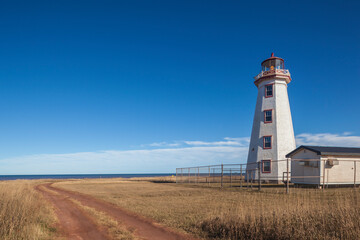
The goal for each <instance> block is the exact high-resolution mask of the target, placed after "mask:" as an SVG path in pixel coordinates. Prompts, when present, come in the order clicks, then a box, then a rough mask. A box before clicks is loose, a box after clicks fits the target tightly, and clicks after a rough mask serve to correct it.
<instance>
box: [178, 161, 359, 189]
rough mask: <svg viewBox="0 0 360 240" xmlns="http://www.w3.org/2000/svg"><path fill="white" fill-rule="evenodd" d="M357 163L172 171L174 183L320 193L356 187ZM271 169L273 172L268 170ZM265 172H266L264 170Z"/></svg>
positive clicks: (277, 163)
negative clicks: (305, 188) (305, 187)
mask: <svg viewBox="0 0 360 240" xmlns="http://www.w3.org/2000/svg"><path fill="white" fill-rule="evenodd" d="M358 162H360V160H351V159H348V160H338V159H293V160H290V159H284V160H276V161H271V163H270V165H267V166H265V161H260V162H257V163H250V164H219V165H208V166H198V167H186V168H177V169H176V183H177V184H202V185H206V186H209V187H221V188H222V187H239V188H250V189H254V188H256V189H258V190H261V188H262V187H263V186H275V185H276V186H277V187H279V186H283V187H284V189H285V192H286V193H289V188H290V187H293V186H294V185H296V186H298V185H310V186H311V185H313V186H317V187H319V188H322V189H323V190H324V189H325V188H328V187H329V185H334V186H338V185H353V187H356V186H357V185H359V184H360V167H357V165H359V164H360V163H358ZM272 168H275V169H276V170H277V172H276V174H275V172H274V171H273V172H272V171H271V170H272ZM267 170H269V171H267Z"/></svg>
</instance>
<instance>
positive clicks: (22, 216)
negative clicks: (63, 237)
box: [0, 180, 55, 240]
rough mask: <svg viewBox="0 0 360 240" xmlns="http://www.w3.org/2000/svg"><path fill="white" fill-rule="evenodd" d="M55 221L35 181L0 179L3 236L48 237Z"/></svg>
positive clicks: (6, 238) (9, 238)
mask: <svg viewBox="0 0 360 240" xmlns="http://www.w3.org/2000/svg"><path fill="white" fill-rule="evenodd" d="M54 221H55V220H54V217H53V213H52V210H51V209H50V207H49V206H48V203H47V202H45V200H44V199H43V198H42V197H41V195H40V194H39V193H38V192H36V191H35V190H34V188H33V183H31V182H30V181H21V180H16V181H1V182H0V239H2V240H12V239H14V240H21V239H26V240H32V239H34V240H35V239H49V238H50V237H51V234H52V231H54V229H53V228H51V224H52V223H53V222H54Z"/></svg>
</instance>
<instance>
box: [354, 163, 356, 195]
mask: <svg viewBox="0 0 360 240" xmlns="http://www.w3.org/2000/svg"><path fill="white" fill-rule="evenodd" d="M354 188H356V161H354Z"/></svg>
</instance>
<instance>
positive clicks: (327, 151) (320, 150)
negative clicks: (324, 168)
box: [286, 145, 360, 158]
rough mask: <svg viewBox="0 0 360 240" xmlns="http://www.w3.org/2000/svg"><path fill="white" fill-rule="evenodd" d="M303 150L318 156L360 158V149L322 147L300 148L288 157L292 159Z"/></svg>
mask: <svg viewBox="0 0 360 240" xmlns="http://www.w3.org/2000/svg"><path fill="white" fill-rule="evenodd" d="M301 149H307V150H309V151H313V152H315V153H316V154H317V155H352V156H354V155H355V156H360V148H353V147H322V146H303V145H302V146H300V147H298V148H296V149H295V150H294V151H292V152H290V153H288V154H287V155H286V157H287V158H290V157H291V156H293V155H294V154H295V153H297V152H298V151H299V150H301Z"/></svg>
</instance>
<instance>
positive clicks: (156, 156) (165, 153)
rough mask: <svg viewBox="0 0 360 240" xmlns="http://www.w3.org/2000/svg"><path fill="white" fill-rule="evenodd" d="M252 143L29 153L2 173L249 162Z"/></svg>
mask: <svg viewBox="0 0 360 240" xmlns="http://www.w3.org/2000/svg"><path fill="white" fill-rule="evenodd" d="M296 143H297V145H321V146H345V147H360V136H353V135H351V133H343V134H331V133H320V134H311V133H303V134H299V135H297V136H296ZM248 145H249V138H248V137H244V138H231V137H226V138H224V139H222V140H219V141H190V140H189V141H174V142H169V143H168V142H158V143H151V144H146V145H143V146H142V147H141V148H143V149H139V150H124V151H119V150H108V151H96V152H78V153H66V154H38V155H28V156H23V157H15V158H8V159H1V160H0V164H1V168H0V174H62V173H63V174H74V173H160V172H167V173H171V172H174V171H175V169H176V168H177V167H187V166H199V165H209V164H220V163H245V162H246V159H247V154H248ZM149 148H150V149H149Z"/></svg>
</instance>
